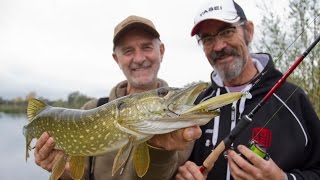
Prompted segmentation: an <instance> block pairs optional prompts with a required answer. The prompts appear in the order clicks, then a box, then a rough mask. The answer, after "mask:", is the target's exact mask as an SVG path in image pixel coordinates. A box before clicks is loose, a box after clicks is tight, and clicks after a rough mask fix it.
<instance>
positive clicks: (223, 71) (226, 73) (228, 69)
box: [213, 57, 245, 82]
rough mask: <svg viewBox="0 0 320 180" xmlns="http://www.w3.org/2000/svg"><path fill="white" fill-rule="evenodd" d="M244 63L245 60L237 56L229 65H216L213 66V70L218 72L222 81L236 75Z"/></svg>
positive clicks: (233, 77)
mask: <svg viewBox="0 0 320 180" xmlns="http://www.w3.org/2000/svg"><path fill="white" fill-rule="evenodd" d="M244 65H245V61H244V60H242V59H240V58H239V57H237V58H236V59H235V62H234V64H232V65H231V66H230V65H225V66H223V67H217V66H213V69H214V71H215V72H217V73H218V75H219V76H220V78H221V79H222V81H224V82H225V81H227V82H228V81H231V80H233V79H235V78H236V77H238V76H239V75H240V74H241V72H242V71H243V68H244Z"/></svg>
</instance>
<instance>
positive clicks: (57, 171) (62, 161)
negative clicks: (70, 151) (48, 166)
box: [50, 155, 68, 180]
mask: <svg viewBox="0 0 320 180" xmlns="http://www.w3.org/2000/svg"><path fill="white" fill-rule="evenodd" d="M67 159H68V158H67V155H64V156H61V157H59V158H58V159H57V160H56V162H55V163H54V164H53V167H52V173H51V176H50V180H58V179H59V177H60V176H61V175H62V174H63V172H64V168H65V166H66V163H67Z"/></svg>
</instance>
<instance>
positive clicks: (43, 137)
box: [35, 132, 50, 153]
mask: <svg viewBox="0 0 320 180" xmlns="http://www.w3.org/2000/svg"><path fill="white" fill-rule="evenodd" d="M49 137H50V136H49V134H48V133H47V132H44V133H42V135H41V136H40V138H39V139H38V141H37V143H36V148H35V153H36V152H38V151H39V150H40V149H41V148H42V146H44V144H45V143H46V142H47V140H48V139H49Z"/></svg>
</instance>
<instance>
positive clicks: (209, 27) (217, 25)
mask: <svg viewBox="0 0 320 180" xmlns="http://www.w3.org/2000/svg"><path fill="white" fill-rule="evenodd" d="M230 25H231V24H230V23H226V22H222V21H218V20H214V19H210V20H205V21H203V22H201V23H200V24H199V33H200V34H201V33H202V32H206V31H213V30H217V31H218V30H221V29H223V28H224V27H228V26H230Z"/></svg>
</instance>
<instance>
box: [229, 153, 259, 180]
mask: <svg viewBox="0 0 320 180" xmlns="http://www.w3.org/2000/svg"><path fill="white" fill-rule="evenodd" d="M228 163H229V168H230V173H231V174H232V176H233V177H234V178H235V179H252V178H251V176H250V174H249V173H248V172H247V170H248V169H249V168H250V167H251V168H253V167H252V165H251V164H250V163H248V162H247V161H246V160H245V159H243V158H242V157H241V156H240V155H238V154H237V153H236V152H235V151H233V150H228Z"/></svg>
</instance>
